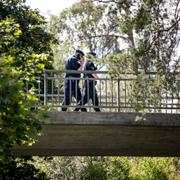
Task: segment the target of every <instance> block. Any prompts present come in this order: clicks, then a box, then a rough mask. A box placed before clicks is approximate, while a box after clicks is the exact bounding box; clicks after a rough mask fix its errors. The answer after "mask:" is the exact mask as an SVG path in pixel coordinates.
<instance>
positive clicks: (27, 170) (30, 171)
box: [0, 159, 48, 180]
mask: <svg viewBox="0 0 180 180" xmlns="http://www.w3.org/2000/svg"><path fill="white" fill-rule="evenodd" d="M0 179H6V180H8V179H9V180H10V179H13V180H20V179H23V180H30V179H32V180H48V178H47V176H46V174H45V173H44V172H41V171H40V170H38V169H36V168H35V167H34V165H32V164H29V163H27V161H26V159H17V160H14V159H12V160H11V161H10V162H6V163H1V162H0Z"/></svg>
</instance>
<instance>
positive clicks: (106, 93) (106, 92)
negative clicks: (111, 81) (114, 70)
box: [105, 77, 108, 110]
mask: <svg viewBox="0 0 180 180" xmlns="http://www.w3.org/2000/svg"><path fill="white" fill-rule="evenodd" d="M107 95H108V91H107V77H106V80H105V98H106V101H105V102H106V106H107ZM106 110H107V109H106Z"/></svg>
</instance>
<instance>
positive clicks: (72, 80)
mask: <svg viewBox="0 0 180 180" xmlns="http://www.w3.org/2000/svg"><path fill="white" fill-rule="evenodd" d="M83 63H84V53H83V52H82V51H81V50H76V53H75V55H74V56H73V57H71V58H69V59H68V60H67V61H66V63H65V70H81V68H82V65H83ZM66 78H67V79H66ZM78 78H80V73H66V74H65V86H64V100H63V102H62V111H66V110H67V107H63V106H68V105H69V104H70V103H71V100H72V97H75V98H76V102H77V103H78V102H79V101H80V100H81V91H80V87H79V79H78Z"/></svg>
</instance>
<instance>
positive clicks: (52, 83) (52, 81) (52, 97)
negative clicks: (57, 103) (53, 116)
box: [51, 76, 54, 106]
mask: <svg viewBox="0 0 180 180" xmlns="http://www.w3.org/2000/svg"><path fill="white" fill-rule="evenodd" d="M52 77H53V76H52ZM51 93H52V95H51V104H52V106H54V101H53V99H54V77H53V78H52V80H51Z"/></svg>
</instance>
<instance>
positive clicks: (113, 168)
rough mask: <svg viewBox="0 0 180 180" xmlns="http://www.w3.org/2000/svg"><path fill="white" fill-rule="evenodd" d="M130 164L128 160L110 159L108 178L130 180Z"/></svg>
mask: <svg viewBox="0 0 180 180" xmlns="http://www.w3.org/2000/svg"><path fill="white" fill-rule="evenodd" d="M130 169H131V168H130V163H129V159H128V158H120V157H110V158H109V163H108V170H109V173H108V177H109V179H112V180H130V179H132V178H131V175H130Z"/></svg>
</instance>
